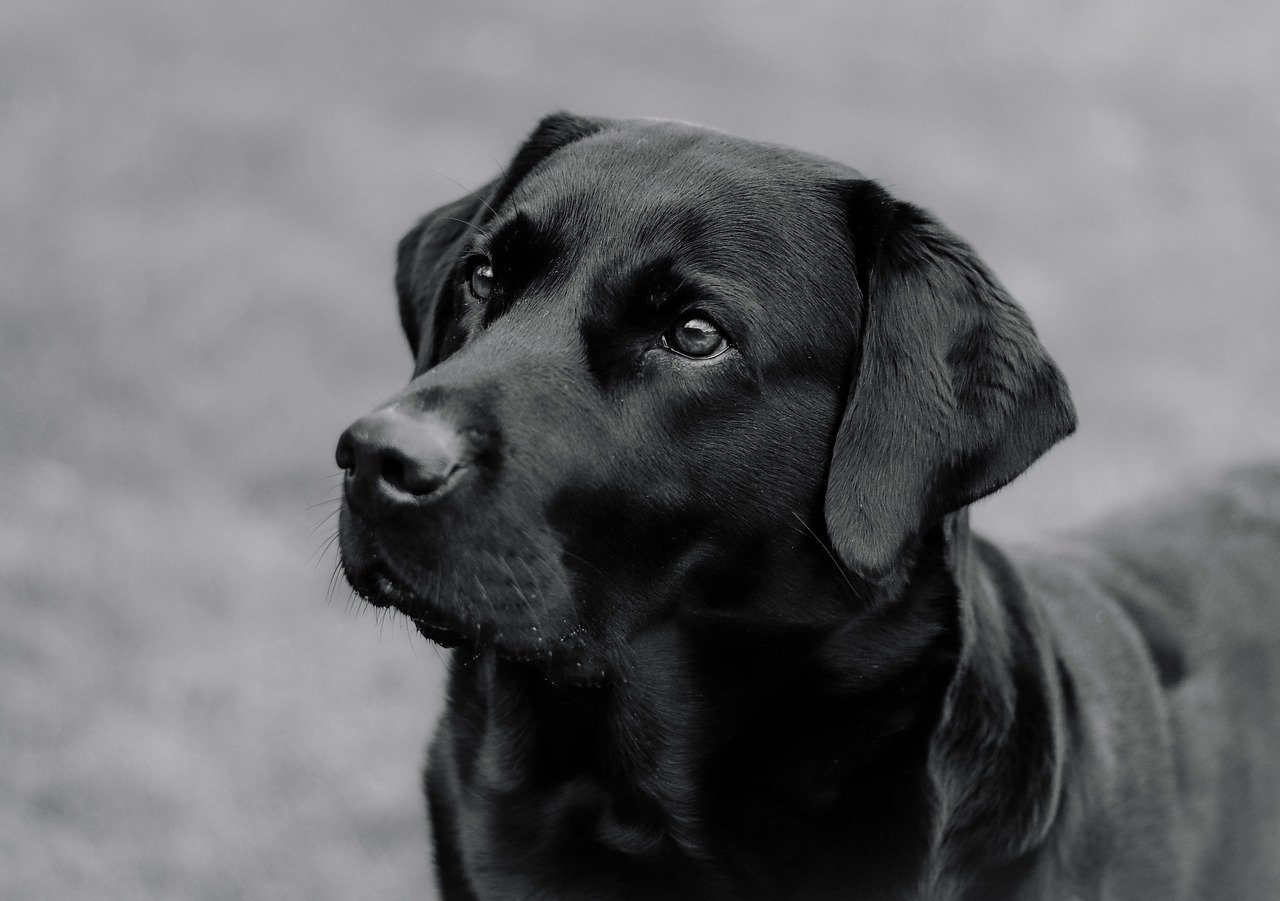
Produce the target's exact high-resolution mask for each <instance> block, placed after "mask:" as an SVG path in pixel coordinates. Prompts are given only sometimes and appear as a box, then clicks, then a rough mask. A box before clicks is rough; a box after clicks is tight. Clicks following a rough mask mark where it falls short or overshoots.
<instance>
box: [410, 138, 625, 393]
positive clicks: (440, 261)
mask: <svg viewBox="0 0 1280 901" xmlns="http://www.w3.org/2000/svg"><path fill="white" fill-rule="evenodd" d="M608 124H609V122H608V120H606V119H596V118H587V117H584V116H575V115H573V114H571V113H552V114H551V115H549V116H547V117H545V118H544V119H543V120H542V121H541V122H539V123H538V127H537V128H535V129H534V130H533V133H532V134H530V135H529V137H528V138H527V139H526V140H525V142H524V144H523V145H521V147H520V149H519V150H518V151H516V155H515V156H514V157H513V158H512V160H511V163H510V165H508V166H507V168H506V171H505V172H504V173H503V175H502V176H501V177H499V178H495V179H494V180H493V181H491V182H489V183H488V184H486V185H484V186H483V187H480V188H477V189H476V190H474V191H472V192H471V193H469V194H467V195H466V196H465V197H462V198H460V199H458V200H455V201H453V202H452V203H446V204H445V205H444V206H442V207H440V208H439V209H435V210H432V211H431V212H430V213H427V215H425V216H423V217H422V219H420V220H419V221H418V223H417V225H415V226H414V227H413V228H412V229H410V230H409V233H408V234H406V235H405V236H404V237H403V238H401V239H400V243H399V245H398V246H397V248H396V295H397V297H398V298H399V301H400V325H401V326H402V327H403V328H404V335H405V337H406V338H407V339H408V341H409V346H410V348H412V350H413V352H414V358H415V360H416V361H417V369H418V371H419V372H421V371H423V370H425V369H429V368H430V367H432V366H434V365H436V364H437V363H439V362H441V361H442V360H444V359H446V358H447V357H448V356H449V355H450V354H452V353H453V352H454V351H455V350H457V349H458V347H459V346H460V345H461V343H462V341H463V340H464V339H465V337H466V336H465V335H464V334H462V333H461V330H460V328H458V323H457V316H456V315H455V314H456V312H457V311H456V310H455V309H454V303H453V300H454V292H453V290H452V285H450V275H451V273H452V272H453V268H454V263H455V262H456V260H457V256H458V253H459V252H460V251H461V250H462V247H463V245H464V244H465V243H466V241H467V239H468V237H470V235H471V234H472V233H473V232H474V231H475V230H476V229H477V228H478V227H480V226H481V225H483V224H484V223H485V222H487V221H489V220H490V219H491V218H492V217H493V216H494V215H495V214H496V213H497V211H498V209H499V208H500V207H501V206H502V204H503V203H504V202H505V201H506V199H507V198H508V197H510V196H511V192H512V191H513V190H515V187H516V185H518V184H520V182H521V181H522V180H523V179H525V178H526V177H527V176H528V175H529V173H530V172H532V171H533V170H534V169H535V168H536V167H537V166H538V165H539V164H541V163H542V162H543V161H544V160H546V159H547V157H549V156H551V154H553V153H555V152H556V151H557V150H559V149H560V148H562V147H565V146H566V145H568V144H572V143H573V142H574V141H579V140H581V139H582V138H585V137H588V136H589V135H593V134H596V133H597V132H600V131H603V130H604V129H605V128H606V127H607V126H608Z"/></svg>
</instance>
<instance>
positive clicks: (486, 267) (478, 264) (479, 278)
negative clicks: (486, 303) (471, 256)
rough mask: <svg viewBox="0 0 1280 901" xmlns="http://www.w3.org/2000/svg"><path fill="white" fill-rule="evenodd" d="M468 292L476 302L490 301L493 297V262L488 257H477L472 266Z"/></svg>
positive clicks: (468, 279) (468, 277)
mask: <svg viewBox="0 0 1280 901" xmlns="http://www.w3.org/2000/svg"><path fill="white" fill-rule="evenodd" d="M467 290H468V291H470V292H471V296H472V297H474V298H476V300H488V299H489V298H490V297H492V296H493V262H492V261H491V260H490V259H489V258H488V257H476V259H475V262H473V263H472V264H471V267H470V271H469V274H468V275H467Z"/></svg>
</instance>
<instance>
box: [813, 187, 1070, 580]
mask: <svg viewBox="0 0 1280 901" xmlns="http://www.w3.org/2000/svg"><path fill="white" fill-rule="evenodd" d="M842 190H843V194H844V198H843V199H844V203H845V205H846V210H847V221H848V223H849V228H850V232H851V235H852V239H853V255H854V263H855V267H856V270H857V279H858V290H859V292H860V293H861V305H862V318H861V331H862V339H861V342H860V345H861V346H860V349H859V358H858V360H857V361H856V366H855V371H854V377H853V381H852V383H851V385H850V388H849V398H848V401H847V403H846V406H845V411H844V416H843V419H842V420H841V423H840V428H839V431H838V432H837V434H836V439H835V443H834V446H833V449H832V457H831V466H830V470H829V474H828V482H827V495H826V522H827V531H828V534H829V535H830V538H831V542H832V546H833V547H834V548H835V550H836V552H837V553H838V554H839V556H840V558H841V560H842V561H843V562H844V563H845V565H847V566H848V567H850V568H851V569H853V570H854V571H856V572H858V573H859V574H861V575H863V576H864V577H866V578H869V579H872V580H877V579H880V578H883V577H884V576H885V575H887V574H888V573H890V572H891V571H892V570H893V569H894V568H895V567H896V566H897V565H898V564H899V562H900V561H901V560H902V558H903V556H904V554H905V553H906V552H907V551H908V550H909V548H910V547H911V544H912V542H913V541H914V540H915V539H916V538H917V537H918V536H919V535H920V534H921V532H922V531H923V530H925V529H926V528H928V527H929V526H930V525H932V524H934V523H936V522H938V521H939V520H940V519H941V518H942V517H943V516H945V515H946V514H947V513H950V512H951V511H953V510H957V509H959V508H961V507H963V506H965V505H966V504H969V503H972V502H973V501H976V500H978V499H979V498H981V497H983V496H985V495H987V494H990V493H991V492H993V491H995V490H996V489H997V488H1000V487H1001V486H1003V485H1005V484H1006V483H1007V482H1009V481H1010V480H1011V479H1013V478H1014V477H1015V476H1017V475H1018V474H1019V473H1021V472H1022V471H1023V470H1025V469H1026V468H1027V467H1028V466H1030V465H1031V464H1032V463H1033V462H1034V461H1035V460H1036V458H1038V457H1039V456H1040V455H1041V454H1043V453H1044V452H1045V451H1047V450H1048V449H1049V448H1050V447H1052V446H1053V445H1054V444H1055V443H1056V442H1058V441H1059V440H1061V439H1062V438H1065V437H1066V436H1067V435H1069V434H1071V432H1072V431H1073V430H1074V429H1075V424H1076V417H1075V410H1074V408H1073V406H1072V404H1071V398H1070V396H1069V395H1068V393H1067V386H1066V382H1065V380H1064V379H1063V377H1062V373H1060V372H1059V371H1058V368H1057V366H1055V365H1054V363H1053V361H1052V360H1051V359H1050V358H1049V355H1048V353H1047V352H1046V351H1045V349H1044V347H1043V346H1042V345H1041V344H1040V341H1039V339H1038V338H1037V337H1036V333H1035V330H1034V329H1033V328H1032V327H1031V323H1030V321H1028V319H1027V316H1026V314H1025V313H1024V312H1023V311H1022V309H1021V308H1020V307H1019V306H1018V305H1017V304H1016V303H1015V302H1014V300H1013V298H1011V297H1010V296H1009V294H1008V293H1007V292H1006V291H1005V289H1004V288H1003V287H1002V286H1001V285H1000V283H999V282H998V281H996V279H995V277H994V276H993V275H992V274H991V273H990V272H989V271H988V270H987V268H986V266H984V265H983V264H982V262H981V261H980V260H979V259H978V258H977V256H976V255H975V254H974V252H973V250H972V249H971V248H970V247H969V246H968V245H967V244H965V243H964V242H963V241H961V240H960V239H959V238H958V237H956V236H955V235H954V234H952V233H951V232H950V231H948V230H947V229H946V228H944V227H943V226H942V225H940V224H939V223H938V222H936V221H935V220H934V219H933V218H932V217H931V216H929V215H928V214H927V213H925V212H924V211H923V210H921V209H919V208H918V207H915V206H912V205H911V204H908V203H903V202H901V201H898V200H895V199H894V198H892V197H891V196H889V194H888V193H887V192H886V191H884V189H882V188H881V187H879V186H878V185H876V184H875V183H874V182H870V181H856V182H852V183H850V184H848V185H846V186H844V188H843V189H842Z"/></svg>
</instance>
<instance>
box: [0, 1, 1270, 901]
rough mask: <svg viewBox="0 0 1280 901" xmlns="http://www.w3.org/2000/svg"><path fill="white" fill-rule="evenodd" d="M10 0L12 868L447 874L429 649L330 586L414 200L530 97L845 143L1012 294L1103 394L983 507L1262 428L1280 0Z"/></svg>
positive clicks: (138, 874)
mask: <svg viewBox="0 0 1280 901" xmlns="http://www.w3.org/2000/svg"><path fill="white" fill-rule="evenodd" d="M866 7H867V8H866V9H864V10H856V9H855V8H854V5H852V4H847V3H843V2H835V0H831V2H803V3H791V4H774V5H773V6H768V7H767V6H765V5H764V4H759V3H742V4H738V5H735V4H732V3H710V2H708V3H691V2H675V0H664V2H656V3H649V4H644V5H640V4H633V5H622V4H591V5H586V4H573V3H567V2H544V3H540V4H536V5H535V4H523V3H516V2H510V3H506V4H503V3H493V2H488V0H485V2H473V3H470V4H445V3H410V2H407V0H374V2H366V3H354V2H341V0H324V2H320V3H302V2H299V0H280V2H275V3H271V4H261V3H249V2H224V3H219V4H212V3H198V2H195V0H167V2H161V0H118V2H115V3H112V4H103V3H93V2H90V0H79V2H58V0H6V2H5V3H4V4H2V5H0V386H2V387H0V466H2V467H3V472H4V473H5V478H4V479H3V480H0V623H2V625H0V761H2V764H0V897H4V898H22V899H26V898H32V899H40V898H49V899H75V898H95V899H96V898H130V899H139V898H157V899H161V898H164V899H168V898H206V897H207V898H237V897H249V898H306V899H330V898H331V899H347V898H356V897H371V898H372V897H379V898H410V897H430V896H431V891H430V889H429V888H427V877H428V855H427V848H426V842H425V835H426V828H425V825H424V821H423V817H422V804H421V800H420V797H419V794H418V790H417V770H418V767H419V764H420V760H421V755H422V747H423V743H424V740H425V739H426V737H427V735H428V734H429V732H430V729H431V724H432V723H433V721H434V718H435V716H436V714H437V713H438V711H439V709H440V698H439V694H440V674H441V671H442V669H441V664H442V657H441V653H442V652H441V653H437V652H436V651H435V650H434V649H433V648H431V647H430V646H428V645H426V644H425V643H424V642H422V640H421V639H418V638H416V637H412V636H410V635H409V633H408V632H407V630H406V629H405V628H404V627H403V625H402V624H401V623H400V622H397V621H394V620H387V621H379V620H378V619H377V618H376V617H375V616H374V615H373V614H372V613H371V612H369V611H367V610H363V609H362V608H360V607H358V606H355V605H352V604H351V603H349V602H348V599H347V594H346V593H345V592H344V591H338V592H337V593H336V594H335V595H334V597H333V599H332V600H329V601H326V588H327V584H328V580H329V577H330V574H331V572H332V570H333V564H334V558H333V554H332V552H331V551H326V550H324V544H325V539H326V538H328V537H329V535H330V534H332V520H329V521H328V522H326V521H324V520H325V517H326V515H327V514H328V513H330V512H331V511H332V510H333V508H334V506H333V499H334V497H335V494H336V491H335V487H336V480H335V479H334V478H333V476H334V472H335V470H334V466H333V463H332V447H333V444H334V442H335V440H336V437H337V435H338V434H339V432H340V431H341V430H342V428H343V427H344V426H345V425H346V424H347V422H349V421H350V420H351V419H352V418H354V417H355V416H356V415H358V414H359V413H361V412H362V411H363V410H365V409H366V408H367V407H368V406H370V405H371V404H373V403H374V402H376V401H377V400H379V399H380V398H381V397H383V396H384V395H387V394H389V393H390V392H391V391H393V390H394V389H395V388H396V387H397V386H398V385H399V384H400V383H401V381H402V380H403V378H404V377H405V376H406V375H407V374H408V369H409V359H408V356H407V353H406V352H405V349H404V348H403V347H402V343H401V339H400V336H399V334H398V330H397V325H396V319H395V312H394V304H393V300H392V295H391V289H390V279H391V257H392V249H393V246H394V242H395V240H396V239H397V238H398V237H399V235H400V233H401V232H402V231H403V230H404V229H405V228H406V227H407V226H408V225H409V224H410V223H411V221H412V220H413V219H414V217H415V216H416V215H417V214H419V213H420V212H421V211H423V210H425V209H427V208H429V207H431V206H433V205H435V204H438V203H441V202H443V201H445V200H448V199H451V198H452V197H453V196H455V195H456V194H457V193H459V188H458V187H457V185H456V184H454V182H455V181H456V182H460V183H463V184H467V185H471V184H475V183H478V182H479V181H481V180H482V179H486V178H488V177H489V176H490V175H491V173H492V172H494V171H495V170H496V168H497V166H498V165H499V163H500V162H502V161H503V160H504V158H505V157H506V156H507V155H508V154H509V153H510V152H511V150H512V149H513V147H514V146H515V145H516V143H517V142H518V140H519V139H520V137H521V135H522V134H523V133H524V132H525V131H527V130H528V129H529V128H530V127H531V126H532V125H533V123H534V122H535V121H536V120H537V118H538V117H539V116H540V115H541V114H542V113H544V112H546V111H549V110H551V109H554V108H561V107H564V108H569V109H573V110H576V111H580V112H597V113H608V114H619V115H662V116H668V117H673V118H682V119H690V120H696V121H701V122H706V123H708V124H712V125H716V126H719V127H722V128H725V129H728V130H731V131H735V132H739V133H743V134H746V135H750V136H754V137H759V138H764V139H770V140H777V141H783V142H786V143H790V144H795V145H798V146H801V147H805V148H808V149H812V150H816V151H819V152H823V153H826V154H828V155H831V156H836V157H839V158H841V159H843V160H846V161H848V162H851V163H853V164H854V165H856V166H858V167H859V168H861V169H862V170H863V171H864V172H866V173H868V174H871V175H874V176H876V177H878V178H881V179H882V180H884V181H885V182H886V183H887V184H889V185H890V186H892V187H893V189H894V190H896V191H898V192H899V193H900V194H902V195H903V196H906V197H908V198H911V199H914V200H917V201H918V202H921V203H923V204H925V205H926V206H929V207H931V208H933V209H934V210H935V211H936V212H938V213H939V215H940V216H942V218H943V219H944V220H946V221H947V222H949V223H950V224H951V225H952V226H953V227H955V228H956V229H957V230H958V231H959V232H961V233H962V234H964V235H966V236H968V237H969V238H970V239H971V240H972V241H973V243H974V244H975V245H976V246H977V247H978V248H979V250H980V251H981V252H982V253H983V254H984V256H985V257H986V258H987V259H988V261H989V262H990V263H991V264H992V265H993V266H994V268H995V269H996V271H997V272H999V273H1000V274H1001V275H1002V277H1003V278H1004V280H1005V281H1006V282H1007V283H1008V284H1009V286H1010V287H1011V288H1012V289H1013V291H1014V293H1015V294H1016V295H1017V296H1018V297H1020V299H1021V300H1022V301H1023V303H1024V304H1025V305H1026V306H1027V307H1028V309H1029V310H1030V312H1031V314H1032V316H1033V318H1034V319H1035V321H1036V322H1037V323H1038V326H1039V328H1040V331H1041V334H1042V335H1043V337H1044V340H1045V343H1046V344H1047V345H1048V346H1049V347H1050V349H1051V350H1052V351H1053V352H1054V353H1055V355H1056V356H1057V358H1058V359H1059V361H1060V362H1061V363H1062V365H1063V367H1064V369H1065V370H1066V372H1067V375H1068V378H1069V379H1070V381H1071V383H1072V385H1073V388H1074V391H1075V396H1076V399H1077V402H1078V405H1079V408H1080V413H1081V420H1082V428H1081V431H1080V433H1079V435H1078V436H1077V437H1076V438H1074V439H1072V440H1071V441H1070V442H1069V443H1068V444H1066V445H1065V446H1063V447H1061V448H1059V449H1058V450H1056V451H1054V453H1053V454H1051V455H1050V456H1049V457H1048V458H1047V459H1046V460H1045V461H1043V462H1042V463H1041V464H1040V465H1038V466H1037V467H1035V468H1034V469H1033V470H1032V472H1031V473H1030V474H1029V475H1028V476H1027V477H1026V478H1025V479H1024V480H1023V481H1021V482H1019V483H1018V485H1016V486H1015V487H1014V488H1012V489H1010V490H1009V491H1008V492H1007V493H1006V494H1005V495H1002V496H1001V497H999V498H997V499H995V500H992V501H990V502H987V503H986V504H984V505H983V506H982V507H981V509H980V511H979V514H978V519H979V521H980V523H981V524H982V525H984V526H986V527H987V528H988V530H989V531H992V532H996V533H999V534H1006V535H1010V534H1020V533H1022V532H1024V531H1027V530H1032V529H1052V528H1057V527H1059V526H1061V525H1064V524H1071V523H1076V522H1079V521H1081V520H1082V519H1084V518H1086V517H1088V516H1090V515H1093V514H1095V513H1097V512H1099V511H1102V510H1105V509H1106V508H1108V507H1110V506H1112V505H1114V504H1116V503H1118V502H1121V501H1123V500H1125V499H1127V498H1131V497H1133V496H1136V495H1138V494H1140V493H1142V492H1144V491H1146V490H1148V489H1151V488H1154V487H1156V486H1160V485H1168V484H1171V483H1174V482H1177V481H1179V480H1181V479H1187V478H1192V479H1193V478H1195V477H1196V474H1197V473H1201V472H1204V471H1206V470H1207V469H1209V468H1212V467H1215V466H1218V465H1220V464H1222V463H1224V462H1226V461H1229V460H1235V459H1239V458H1244V457H1250V456H1258V455H1263V454H1272V455H1274V454H1277V453H1280V410H1278V405H1277V394H1278V393H1280V357H1278V355H1277V353H1276V344H1277V342H1278V341H1280V303H1278V302H1277V287H1278V286H1280V251H1278V250H1277V248H1280V156H1278V155H1277V152H1276V148H1277V147H1280V101H1278V100H1277V98H1280V5H1277V4H1275V3H1268V2H1256V3H1239V4H1214V3H1210V2H1208V0H1204V2H1186V0H1178V2H1170V3H1163V4H1154V3H1148V4H1139V3H1133V2H1119V3H1115V2H1111V3H1103V2H1085V3H1077V4H1071V5H1061V4H1060V5H1057V6H1056V8H1055V9H1054V10H1052V11H1045V10H1038V11H1035V12H1032V11H1031V5H1028V4H1020V3H1016V2H1013V0H983V2H975V3H966V4H943V3H937V4H932V3H925V2H907V3H898V4H875V5H872V4H866Z"/></svg>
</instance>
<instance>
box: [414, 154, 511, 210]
mask: <svg viewBox="0 0 1280 901" xmlns="http://www.w3.org/2000/svg"><path fill="white" fill-rule="evenodd" d="M423 168H424V169H426V170H427V171H428V172H433V173H435V174H436V175H439V176H440V177H441V178H443V179H445V180H447V181H451V182H453V183H454V184H455V185H457V186H458V187H459V188H461V189H462V190H464V191H466V192H467V195H468V196H470V197H474V198H475V199H476V200H478V201H480V203H481V204H483V205H484V208H485V209H487V210H488V211H489V212H490V213H492V214H493V215H495V216H496V215H498V211H497V210H495V209H494V208H493V207H491V206H490V205H489V201H487V200H485V199H484V198H483V197H481V196H480V195H479V194H477V193H476V192H475V191H473V190H472V189H471V188H468V187H467V186H466V185H464V184H463V183H462V182H460V181H458V180H457V179H456V178H450V177H449V176H447V175H445V174H444V173H443V172H441V171H440V170H439V169H432V168H431V167H430V166H423ZM467 224H468V225H470V224H471V223H470V222H468V223H467Z"/></svg>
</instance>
